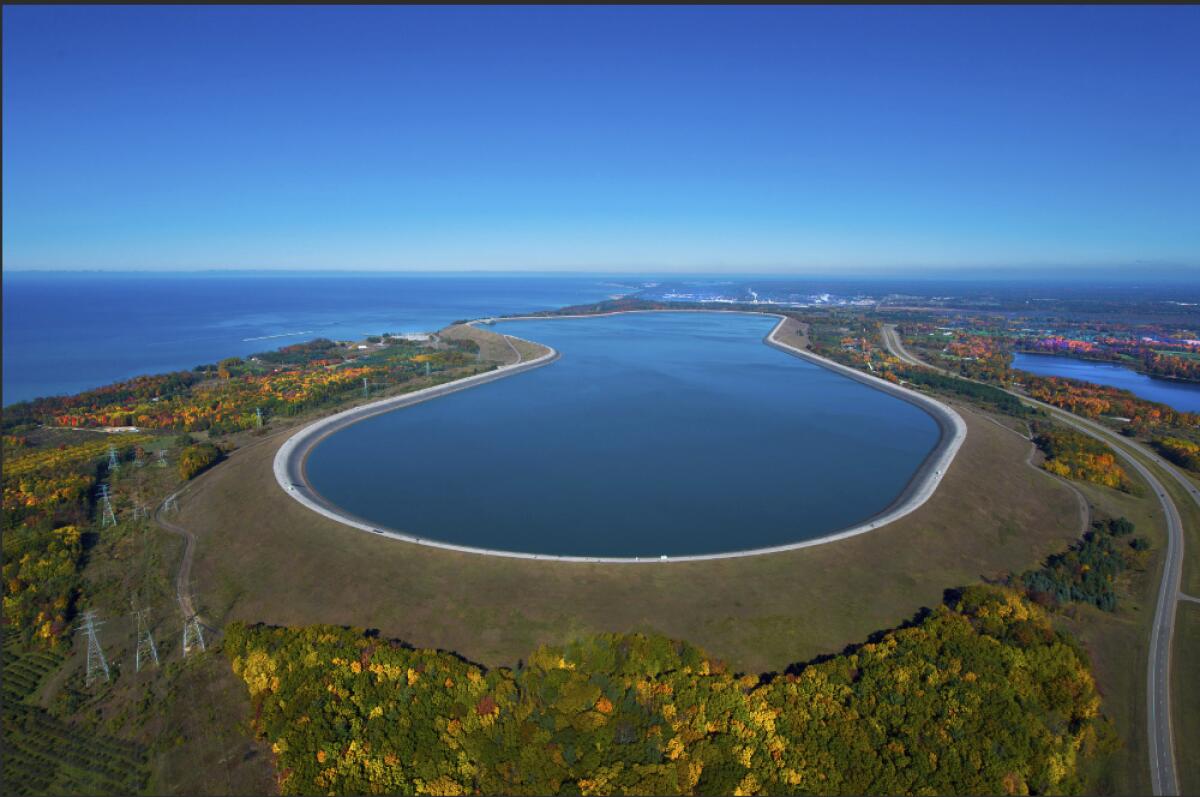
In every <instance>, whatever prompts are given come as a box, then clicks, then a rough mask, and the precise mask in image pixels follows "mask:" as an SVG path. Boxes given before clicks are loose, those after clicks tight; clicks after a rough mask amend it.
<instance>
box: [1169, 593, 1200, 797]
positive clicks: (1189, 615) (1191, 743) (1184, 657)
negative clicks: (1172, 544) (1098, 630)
mask: <svg viewBox="0 0 1200 797" xmlns="http://www.w3.org/2000/svg"><path fill="white" fill-rule="evenodd" d="M1197 661H1200V603H1192V602H1191V601H1180V602H1179V614H1178V616H1177V617H1176V620H1175V647H1174V651H1173V652H1172V669H1171V690H1172V697H1173V698H1174V700H1175V705H1176V707H1177V708H1176V710H1175V711H1174V712H1173V713H1172V715H1171V721H1172V723H1173V730H1174V733H1175V766H1176V768H1177V770H1178V773H1179V793H1180V794H1200V710H1197V707H1200V678H1197V677H1196V662H1197Z"/></svg>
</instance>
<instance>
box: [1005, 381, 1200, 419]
mask: <svg viewBox="0 0 1200 797" xmlns="http://www.w3.org/2000/svg"><path fill="white" fill-rule="evenodd" d="M1016 374H1017V376H1018V377H1019V379H1020V381H1021V383H1022V384H1023V385H1024V387H1025V391H1026V392H1027V393H1028V394H1029V395H1030V396H1032V397H1033V398H1035V399H1038V400H1040V401H1044V402H1046V403H1047V404H1053V405H1054V406H1055V407H1059V408H1060V409H1064V410H1067V411H1069V412H1074V413H1076V414H1077V415H1082V416H1083V417H1085V418H1099V417H1101V416H1116V417H1120V418H1127V419H1128V420H1129V424H1130V426H1131V427H1133V429H1134V430H1135V431H1138V432H1141V433H1149V432H1150V431H1151V430H1158V429H1162V428H1165V427H1179V428H1185V429H1195V428H1197V427H1198V426H1200V414H1197V413H1194V412H1181V411H1179V410H1176V409H1174V408H1173V407H1170V406H1168V405H1166V404H1159V403H1158V402H1154V401H1147V400H1145V399H1142V398H1138V397H1137V396H1135V395H1134V394H1133V393H1130V392H1129V391H1128V390H1121V389H1119V388H1115V387H1108V386H1106V385H1093V384H1091V383H1090V382H1081V381H1079V380H1077V379H1066V378H1063V377H1058V376H1034V375H1033V374H1030V373H1026V372H1025V371H1017V372H1016Z"/></svg>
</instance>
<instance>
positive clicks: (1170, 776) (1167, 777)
mask: <svg viewBox="0 0 1200 797" xmlns="http://www.w3.org/2000/svg"><path fill="white" fill-rule="evenodd" d="M883 341H884V345H885V346H887V348H888V351H890V352H891V353H892V354H893V355H895V356H896V357H898V358H899V359H900V360H901V361H903V362H905V363H908V364H909V365H916V366H921V367H924V368H929V369H932V370H934V371H938V372H940V373H943V374H946V375H948V376H956V377H958V378H960V379H961V378H964V377H961V376H958V375H957V374H950V373H949V372H947V371H945V370H944V369H941V368H936V367H934V366H932V365H929V364H928V363H926V362H924V361H922V360H919V359H917V358H916V357H914V356H913V355H912V354H911V353H909V351H908V350H907V349H905V348H904V344H903V343H902V342H901V341H900V336H899V334H897V332H896V327H895V325H894V324H885V325H884V327H883ZM972 381H973V380H972ZM1001 389H1003V388H1001ZM1005 392H1006V393H1009V394H1010V395H1012V396H1015V397H1016V398H1018V399H1020V400H1021V401H1024V402H1025V403H1027V404H1031V405H1033V406H1035V407H1038V408H1039V409H1043V410H1046V411H1047V412H1049V413H1050V415H1051V416H1053V417H1054V418H1055V419H1057V420H1059V421H1062V422H1063V423H1066V424H1068V425H1070V426H1071V427H1073V428H1075V429H1077V430H1079V431H1080V432H1083V433H1084V434H1086V435H1089V436H1091V437H1094V438H1096V439H1097V440H1100V441H1101V442H1104V443H1107V444H1109V445H1110V446H1111V447H1112V448H1113V449H1114V450H1115V451H1116V452H1117V455H1118V456H1119V457H1120V458H1121V459H1122V460H1124V461H1125V462H1126V463H1128V464H1129V465H1130V466H1132V467H1133V469H1134V470H1136V471H1137V472H1138V473H1139V474H1141V476H1142V478H1143V479H1145V480H1146V483H1147V484H1149V485H1150V489H1151V490H1153V491H1154V493H1155V495H1156V496H1157V497H1158V502H1159V504H1161V505H1162V510H1163V515H1164V517H1166V519H1167V552H1166V563H1165V564H1164V566H1163V575H1162V581H1161V582H1160V584H1159V589H1158V601H1157V605H1156V607H1155V610H1154V624H1153V626H1152V627H1151V631H1150V658H1149V660H1148V662H1147V667H1146V695H1147V712H1146V719H1147V724H1148V726H1149V727H1148V731H1149V748H1150V780H1151V786H1152V789H1153V791H1154V794H1156V795H1166V794H1179V778H1178V775H1177V773H1176V769H1175V741H1174V733H1173V731H1172V729H1171V641H1172V639H1173V637H1174V635H1175V611H1176V608H1177V607H1178V605H1179V600H1180V597H1181V594H1180V591H1179V590H1180V582H1181V580H1182V578H1183V521H1182V519H1181V518H1180V515H1179V510H1178V508H1177V507H1176V506H1175V502H1174V501H1173V500H1171V496H1170V495H1169V494H1168V493H1167V491H1166V488H1165V487H1163V485H1162V482H1160V481H1159V480H1158V479H1157V478H1156V477H1155V476H1154V474H1153V473H1151V471H1150V469H1149V468H1147V467H1146V466H1145V465H1144V464H1142V462H1141V461H1140V460H1139V459H1138V458H1137V457H1135V456H1133V454H1132V453H1131V452H1137V453H1138V454H1139V455H1141V456H1143V457H1145V458H1146V459H1148V460H1150V461H1151V462H1153V463H1154V464H1155V465H1157V466H1158V467H1160V468H1161V469H1162V470H1163V471H1164V472H1166V473H1167V474H1169V475H1170V476H1171V477H1173V478H1174V479H1175V480H1176V481H1177V482H1179V484H1180V485H1181V486H1182V487H1183V488H1184V490H1185V491H1186V492H1187V493H1188V495H1190V496H1191V497H1192V500H1193V501H1195V502H1196V504H1197V506H1200V489H1197V487H1196V485H1195V484H1194V483H1192V482H1191V481H1190V480H1189V479H1188V478H1187V477H1186V476H1184V475H1183V474H1181V473H1179V471H1177V470H1176V469H1175V468H1174V466H1172V465H1171V464H1170V463H1169V462H1167V461H1166V460H1165V459H1163V458H1162V457H1160V456H1159V455H1158V454H1156V453H1154V452H1153V451H1151V450H1150V449H1148V448H1146V447H1145V446H1143V445H1141V444H1140V443H1137V442H1135V441H1132V440H1129V439H1127V438H1124V437H1122V436H1121V435H1119V434H1117V433H1116V432H1113V431H1112V430H1111V429H1108V428H1107V427H1105V426H1103V425H1101V424H1099V423H1096V422H1095V421H1091V420H1089V419H1087V418H1081V417H1079V416H1078V415H1075V414H1073V413H1070V412H1066V411H1064V410H1060V409H1059V408H1058V407H1054V406H1052V405H1050V404H1047V403H1045V402H1043V401H1038V400H1037V399H1033V398H1030V397H1029V396H1023V395H1021V394H1020V393H1016V392H1014V391H1011V390H1005Z"/></svg>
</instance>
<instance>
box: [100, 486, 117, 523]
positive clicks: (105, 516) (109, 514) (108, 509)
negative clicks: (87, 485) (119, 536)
mask: <svg viewBox="0 0 1200 797" xmlns="http://www.w3.org/2000/svg"><path fill="white" fill-rule="evenodd" d="M100 503H101V504H103V509H102V511H101V515H100V518H101V520H100V527H101V528H107V527H109V526H115V525H117V513H116V512H113V508H112V501H110V500H109V497H108V485H107V484H101V485H100Z"/></svg>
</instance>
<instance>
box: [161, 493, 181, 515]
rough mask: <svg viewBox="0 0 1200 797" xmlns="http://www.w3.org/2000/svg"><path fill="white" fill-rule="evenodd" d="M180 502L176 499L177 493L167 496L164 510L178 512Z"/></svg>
mask: <svg viewBox="0 0 1200 797" xmlns="http://www.w3.org/2000/svg"><path fill="white" fill-rule="evenodd" d="M178 511H179V503H178V502H177V501H176V500H175V493H171V494H170V495H168V496H167V500H166V501H163V512H178Z"/></svg>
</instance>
